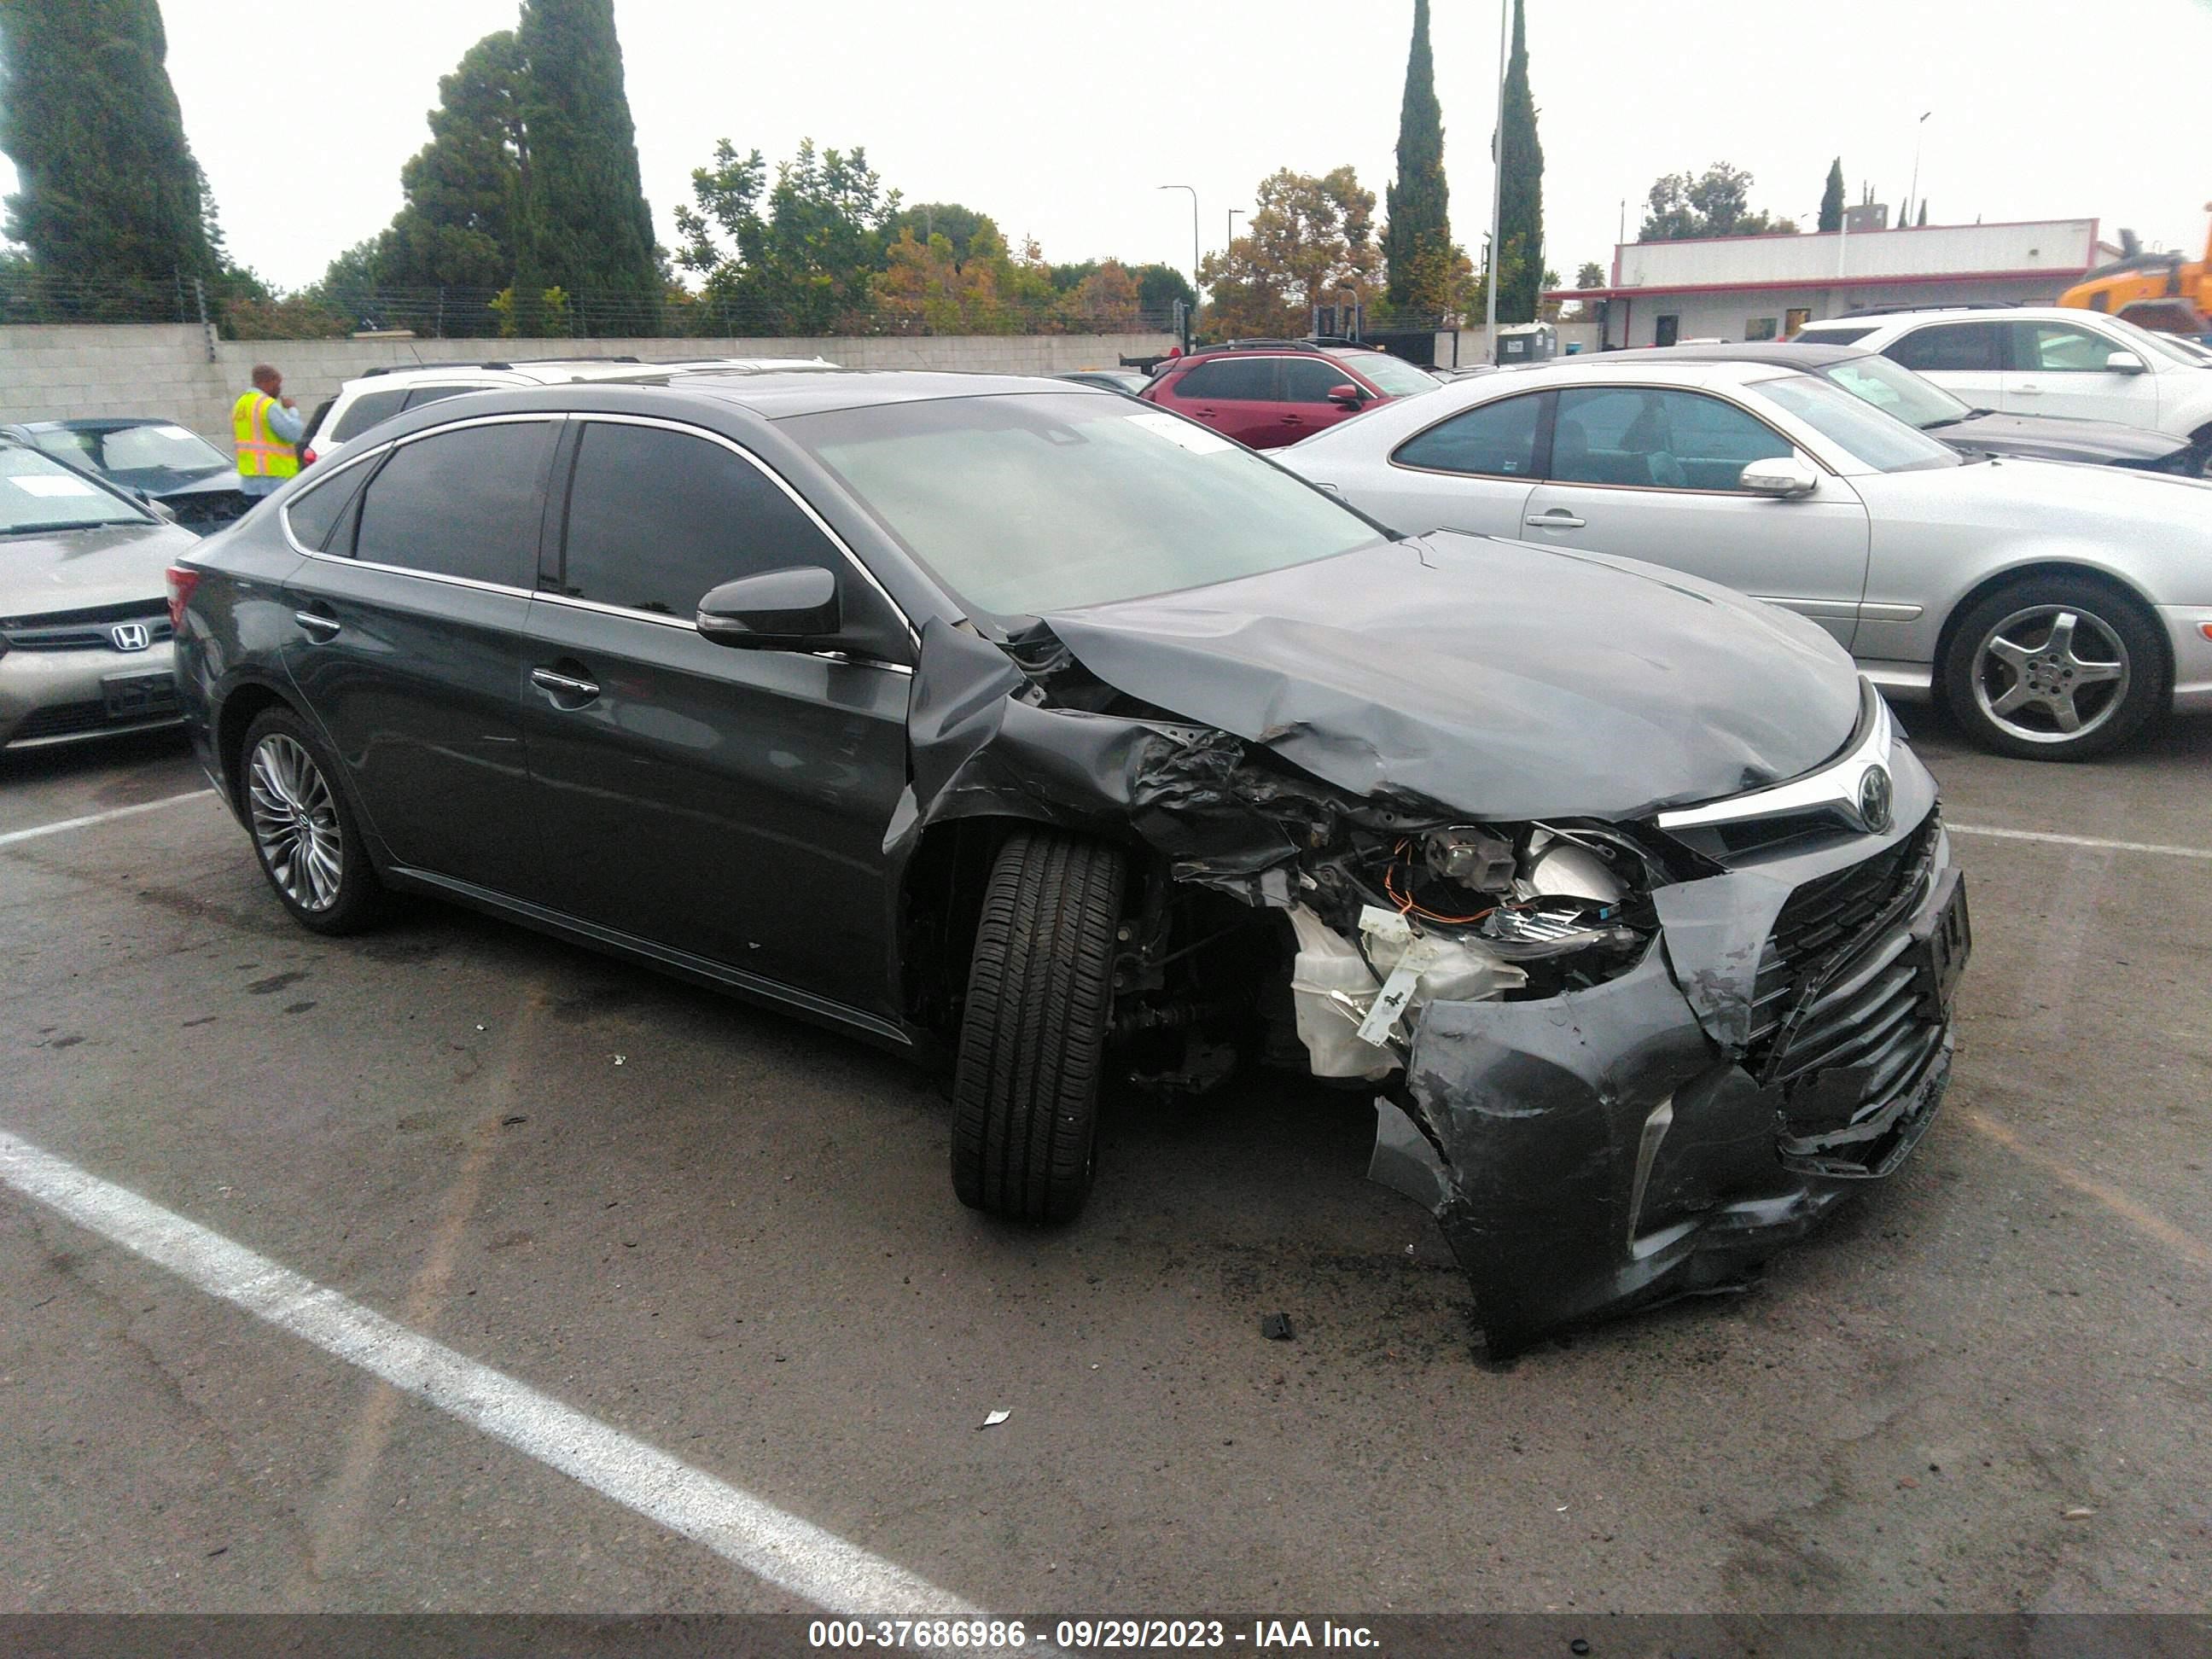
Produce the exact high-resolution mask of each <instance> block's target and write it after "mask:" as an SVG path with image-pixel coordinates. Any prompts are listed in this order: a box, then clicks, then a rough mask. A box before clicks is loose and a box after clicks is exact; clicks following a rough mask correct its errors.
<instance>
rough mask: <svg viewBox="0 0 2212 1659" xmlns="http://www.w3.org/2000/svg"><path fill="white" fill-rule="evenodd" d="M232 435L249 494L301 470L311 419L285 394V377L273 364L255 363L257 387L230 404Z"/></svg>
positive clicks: (242, 483) (262, 492) (242, 481)
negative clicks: (302, 446)
mask: <svg viewBox="0 0 2212 1659" xmlns="http://www.w3.org/2000/svg"><path fill="white" fill-rule="evenodd" d="M230 435H231V440H232V441H233V442H234V444H235V445H236V446H237V448H238V479H239V488H240V489H241V490H243V491H244V492H245V493H246V495H268V494H270V492H271V491H273V490H274V489H276V486H277V485H278V484H281V483H283V482H284V480H285V479H287V478H289V477H291V476H292V475H293V474H294V473H295V472H297V471H299V470H300V452H299V449H298V447H297V446H298V444H299V441H300V440H301V438H303V437H305V436H306V435H307V422H305V421H303V420H302V419H301V416H300V411H299V410H298V409H297V408H296V407H295V405H294V404H293V402H292V400H291V399H290V398H287V397H286V396H285V395H284V377H283V375H282V374H278V373H277V372H276V369H275V368H272V367H270V365H269V364H267V363H256V364H254V366H253V390H252V391H251V392H240V393H239V394H238V401H237V402H236V403H234V404H232V405H231V406H230Z"/></svg>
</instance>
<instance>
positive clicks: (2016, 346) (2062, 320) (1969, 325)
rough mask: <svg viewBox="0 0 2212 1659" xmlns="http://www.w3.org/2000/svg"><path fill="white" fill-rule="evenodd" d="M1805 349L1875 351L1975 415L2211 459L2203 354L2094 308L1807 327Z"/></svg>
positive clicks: (1931, 314)
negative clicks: (2058, 424) (2074, 428)
mask: <svg viewBox="0 0 2212 1659" xmlns="http://www.w3.org/2000/svg"><path fill="white" fill-rule="evenodd" d="M1796 338H1797V340H1798V341H1799V342H1801V343H1803V344H1806V345H1854V346H1857V347H1859V348H1860V349H1862V350H1865V351H1879V352H1880V353H1881V355H1882V356H1885V357H1888V358H1891V359H1893V360H1894V361H1895V362H1900V363H1902V364H1904V365H1905V368H1909V369H1911V370H1913V371H1915V372H1916V373H1917V374H1924V375H1926V376H1927V377H1928V379H1929V380H1933V381H1935V382H1936V385H1938V386H1942V388H1943V389H1944V390H1945V391H1947V392H1951V393H1952V394H1953V395H1954V396H1955V397H1959V398H1964V399H1966V402H1967V403H1969V404H1972V405H1973V406H1974V407H1975V408H1976V409H1996V410H2004V411H2005V412H2006V413H2008V414H2013V415H2062V416H2073V417H2075V418H2079V419H2082V420H2092V421H2124V422H2126V423H2127V424H2128V425H2130V426H2143V427H2149V428H2153V429H2154V430H2155V431H2159V432H2165V433H2170V434H2171V435H2173V436H2174V437H2177V438H2186V439H2188V440H2189V441H2191V443H2192V444H2194V445H2195V446H2196V449H2197V470H2198V471H2203V468H2204V464H2205V463H2207V462H2208V461H2212V356H2206V355H2205V354H2204V353H2203V350H2202V349H2199V348H2197V347H2196V346H2193V345H2191V343H2189V342H2187V341H2184V340H2179V339H2175V338H2174V337H2172V336H2170V335H2165V334H2154V333H2152V332H2151V331H2149V330H2148V329H2147V328H2138V327H2136V325H2134V324H2133V323H2127V322H2122V321H2121V320H2120V319H2118V318H2117V317H2106V316H2104V315H2102V314H2101V313H2098V312H2094V311H2077V310H2075V309H2074V308H2073V307H2065V306H2021V307H2012V306H2007V307H2001V308H2000V307H1990V308H1985V309H1978V310H1976V309H1965V310H1957V311H1905V312H1898V313H1892V314H1888V315H1882V316H1869V317H1838V318H1835V319H1832V320H1830V321H1827V322H1820V323H1811V324H1808V325H1806V326H1805V327H1804V328H1803V329H1802V330H1800V331H1798V333H1797V335H1796Z"/></svg>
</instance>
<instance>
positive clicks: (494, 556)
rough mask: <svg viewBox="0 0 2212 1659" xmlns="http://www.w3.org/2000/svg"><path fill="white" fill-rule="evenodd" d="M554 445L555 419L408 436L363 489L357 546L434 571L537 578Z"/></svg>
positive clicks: (512, 580) (381, 559) (505, 579)
mask: <svg viewBox="0 0 2212 1659" xmlns="http://www.w3.org/2000/svg"><path fill="white" fill-rule="evenodd" d="M552 452H553V425H552V422H549V421H514V422H507V421H503V422H498V423H497V424H495V425H491V426H465V427H461V428H458V429H456V430H453V431H448V432H437V433H433V434H432V435H430V436H428V437H427V438H418V439H416V440H414V441H411V442H409V443H405V444H402V445H401V446H400V447H398V449H396V450H394V451H393V452H392V457H391V459H389V460H387V461H386V462H385V464H384V465H383V466H382V467H380V469H379V470H378V471H377V474H376V477H374V479H373V480H372V481H371V482H370V483H369V486H368V494H367V495H365V496H364V497H363V498H362V505H361V515H360V516H361V525H360V528H359V530H358V531H357V532H356V538H355V542H354V556H356V558H359V559H362V560H363V561H365V562H369V563H372V564H382V565H391V566H393V567H396V568H399V569H403V570H419V571H422V572H423V573H424V574H428V575H434V576H459V577H461V578H464V579H465V580H470V581H477V582H495V583H497V584H498V585H500V586H503V587H519V586H526V585H528V584H530V583H531V582H532V581H534V580H535V578H536V574H537V564H538V517H539V514H540V513H542V511H543V510H544V501H545V469H546V465H547V463H548V461H549V460H550V459H551V456H552Z"/></svg>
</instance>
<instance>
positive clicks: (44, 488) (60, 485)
mask: <svg viewBox="0 0 2212 1659" xmlns="http://www.w3.org/2000/svg"><path fill="white" fill-rule="evenodd" d="M8 482H9V483H12V484H14V485H15V488H16V489H20V490H21V491H22V492H23V493H24V494H25V495H46V496H56V495H98V494H100V491H99V490H97V489H94V488H93V486H92V485H90V484H88V483H86V482H85V481H84V480H83V479H82V478H72V477H70V475H69V474H68V473H66V472H33V473H30V474H28V475H26V474H23V473H17V474H16V475H15V477H12V478H10V479H9V480H8Z"/></svg>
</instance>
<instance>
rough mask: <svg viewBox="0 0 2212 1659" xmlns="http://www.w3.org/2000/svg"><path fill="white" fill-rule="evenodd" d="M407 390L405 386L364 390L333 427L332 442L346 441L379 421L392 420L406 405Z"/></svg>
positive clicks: (347, 406) (340, 442) (348, 405)
mask: <svg viewBox="0 0 2212 1659" xmlns="http://www.w3.org/2000/svg"><path fill="white" fill-rule="evenodd" d="M406 402H407V390H406V388H405V387H404V386H384V387H381V388H380V389H379V390H377V391H374V392H362V394H361V396H359V397H358V398H355V399H354V400H353V401H352V402H351V403H349V404H347V405H346V409H345V413H343V415H341V416H338V423H337V425H336V426H335V427H332V428H331V442H332V443H339V444H342V443H345V442H347V441H349V440H351V439H354V438H357V437H359V436H360V435H362V433H364V432H366V431H368V429H369V428H371V427H373V426H374V425H375V424H376V423H377V422H379V421H387V420H390V419H391V418H392V416H394V415H397V414H398V412H399V411H400V410H401V409H402V408H403V407H404V406H405V404H406Z"/></svg>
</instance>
